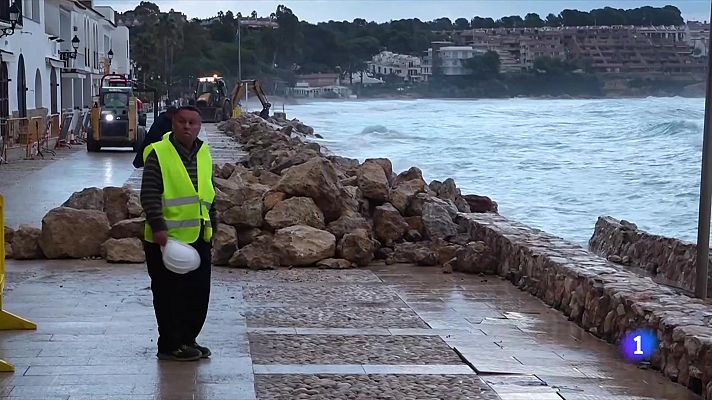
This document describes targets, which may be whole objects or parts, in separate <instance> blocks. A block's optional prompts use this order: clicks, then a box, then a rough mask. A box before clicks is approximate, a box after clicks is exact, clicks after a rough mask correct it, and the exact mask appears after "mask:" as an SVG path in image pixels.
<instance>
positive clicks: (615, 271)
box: [459, 214, 712, 399]
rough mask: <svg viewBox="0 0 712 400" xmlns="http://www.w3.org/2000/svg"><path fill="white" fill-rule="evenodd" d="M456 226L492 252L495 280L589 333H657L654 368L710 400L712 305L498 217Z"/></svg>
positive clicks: (464, 220)
mask: <svg viewBox="0 0 712 400" xmlns="http://www.w3.org/2000/svg"><path fill="white" fill-rule="evenodd" d="M459 223H460V224H462V225H465V226H467V228H468V232H469V233H470V235H471V237H472V239H474V240H482V241H484V242H485V243H486V244H487V245H488V246H489V247H490V248H491V249H492V251H493V252H494V255H495V257H497V258H498V260H499V263H500V268H499V273H500V274H501V275H503V276H506V277H507V278H508V279H511V281H512V282H513V283H514V284H515V285H517V286H519V287H520V288H521V289H522V290H526V291H529V292H530V293H531V294H533V295H535V296H537V297H539V298H541V299H542V300H543V301H544V302H546V303H547V304H548V305H550V306H552V307H554V308H556V309H558V310H560V311H561V312H563V313H564V314H565V315H567V316H568V317H569V319H570V320H572V321H574V322H576V323H577V324H579V325H580V326H582V327H583V328H585V329H587V330H588V331H589V332H591V333H592V334H594V335H596V336H598V337H600V338H603V339H605V340H607V341H609V342H611V343H619V342H620V339H621V338H622V337H623V336H624V335H625V334H626V333H629V332H630V331H632V330H634V329H643V328H647V329H651V330H652V331H654V332H657V337H658V340H659V349H658V351H657V352H656V353H655V355H654V356H653V357H652V359H651V364H652V365H653V367H654V368H657V369H659V370H660V371H662V373H664V374H665V375H666V376H667V377H669V378H670V379H671V380H673V381H676V382H678V383H680V384H682V385H685V386H687V387H688V388H690V389H691V390H693V391H695V392H698V393H704V394H705V398H706V399H712V326H710V320H711V319H712V306H710V305H707V304H704V303H703V302H702V301H700V300H698V299H694V298H690V297H688V296H685V295H683V294H680V293H678V291H677V290H675V289H672V288H670V287H667V286H663V285H660V284H657V283H655V282H653V281H652V279H650V278H644V277H640V276H639V275H637V274H635V273H633V272H630V271H626V270H625V269H623V267H621V266H617V265H615V264H613V263H611V262H609V261H607V260H606V259H604V258H601V257H599V256H597V255H595V254H593V253H590V252H588V251H586V250H585V249H583V248H581V247H579V246H577V245H575V244H573V243H569V242H567V241H565V240H563V239H560V238H557V237H554V236H552V235H549V234H547V233H545V232H542V231H540V230H536V229H532V228H530V227H527V226H525V225H523V224H520V223H516V222H513V221H509V220H507V219H506V218H504V217H502V216H500V215H497V214H461V217H460V220H459Z"/></svg>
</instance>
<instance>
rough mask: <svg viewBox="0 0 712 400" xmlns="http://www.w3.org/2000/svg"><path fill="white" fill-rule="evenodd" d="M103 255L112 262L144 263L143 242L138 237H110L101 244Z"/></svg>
mask: <svg viewBox="0 0 712 400" xmlns="http://www.w3.org/2000/svg"><path fill="white" fill-rule="evenodd" d="M101 254H102V257H104V259H105V260H106V261H107V262H110V263H137V264H140V263H144V262H146V254H145V253H144V251H143V242H142V241H141V240H140V239H136V238H124V239H113V238H112V239H109V240H107V241H106V242H104V243H103V244H102V245H101Z"/></svg>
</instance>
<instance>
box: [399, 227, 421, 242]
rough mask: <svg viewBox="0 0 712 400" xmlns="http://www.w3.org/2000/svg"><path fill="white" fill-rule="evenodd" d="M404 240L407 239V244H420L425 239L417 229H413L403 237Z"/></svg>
mask: <svg viewBox="0 0 712 400" xmlns="http://www.w3.org/2000/svg"><path fill="white" fill-rule="evenodd" d="M403 239H405V240H406V241H407V242H419V241H420V240H422V239H423V235H421V234H420V232H418V231H416V230H415V229H411V230H409V231H408V232H406V233H405V235H403Z"/></svg>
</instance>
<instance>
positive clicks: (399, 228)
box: [373, 203, 410, 246]
mask: <svg viewBox="0 0 712 400" xmlns="http://www.w3.org/2000/svg"><path fill="white" fill-rule="evenodd" d="M409 228H410V227H409V226H408V223H407V222H405V219H403V217H402V216H401V215H400V212H398V210H396V208H395V207H393V206H392V205H391V204H390V203H386V204H384V205H382V206H378V207H376V210H375V211H374V213H373V231H374V235H375V236H376V239H378V240H379V241H380V242H381V243H383V244H384V245H386V246H390V245H391V244H393V243H396V242H398V241H400V240H401V239H402V238H403V235H405V233H406V232H407V231H408V229H409Z"/></svg>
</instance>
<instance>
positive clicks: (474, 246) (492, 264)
mask: <svg viewBox="0 0 712 400" xmlns="http://www.w3.org/2000/svg"><path fill="white" fill-rule="evenodd" d="M498 267H499V265H498V263H497V258H496V257H495V256H494V254H493V253H492V250H491V249H490V248H489V247H488V246H487V245H486V244H485V243H484V242H470V243H468V244H467V246H465V247H463V248H461V249H459V250H458V251H457V255H456V259H455V262H454V263H453V268H454V270H455V271H460V272H467V273H472V274H477V273H483V274H496V273H497V269H498Z"/></svg>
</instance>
